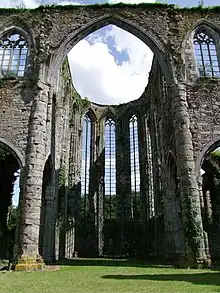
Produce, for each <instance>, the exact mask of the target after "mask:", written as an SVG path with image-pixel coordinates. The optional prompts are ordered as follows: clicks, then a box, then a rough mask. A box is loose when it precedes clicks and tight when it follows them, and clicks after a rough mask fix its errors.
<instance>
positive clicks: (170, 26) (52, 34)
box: [0, 3, 220, 83]
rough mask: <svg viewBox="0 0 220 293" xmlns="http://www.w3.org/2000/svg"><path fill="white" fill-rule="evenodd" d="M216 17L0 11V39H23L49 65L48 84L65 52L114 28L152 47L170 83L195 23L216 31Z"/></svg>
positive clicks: (113, 9) (118, 10)
mask: <svg viewBox="0 0 220 293" xmlns="http://www.w3.org/2000/svg"><path fill="white" fill-rule="evenodd" d="M219 12H220V7H213V8H201V7H197V8H175V7H174V6H173V5H163V4H150V3H148V4H139V5H128V4H118V5H109V4H103V5H88V6H86V5H85V6H83V5H82V6H81V5H80V6H72V5H71V6H45V7H44V6H41V7H39V8H37V9H34V10H26V9H0V15H1V20H0V27H1V30H0V34H2V33H4V32H6V31H7V30H13V29H20V30H21V31H22V32H24V33H25V34H27V36H29V39H30V42H31V47H32V53H34V54H35V55H36V56H37V57H36V58H35V59H38V62H39V63H42V62H44V61H46V63H47V64H48V68H49V69H48V80H50V78H51V76H53V77H55V78H56V76H57V75H58V72H59V69H60V67H61V64H62V62H63V61H64V59H65V57H66V55H67V53H68V52H69V51H70V50H71V49H72V47H73V46H74V45H75V44H76V43H77V42H79V41H80V40H82V39H83V38H84V37H86V36H87V35H89V34H90V33H92V32H94V31H95V30H97V29H100V28H101V27H104V26H106V25H108V24H113V25H117V26H118V27H120V28H122V29H124V30H126V31H128V32H130V33H132V34H133V35H135V36H137V37H138V38H139V39H141V40H142V41H143V42H144V43H146V45H148V46H149V47H150V48H151V50H152V51H153V52H154V53H155V56H156V58H157V59H158V61H159V63H160V65H161V68H162V70H163V73H164V75H165V77H166V79H167V81H168V82H169V83H172V82H173V72H175V71H176V72H177V71H179V72H181V70H178V69H176V70H173V64H175V62H176V63H182V64H183V63H184V60H181V59H182V58H183V55H184V54H183V53H184V51H185V50H184V49H185V48H184V44H185V43H186V39H187V38H189V36H190V33H191V32H192V31H193V30H194V29H195V28H196V27H197V26H198V25H199V24H206V25H209V26H210V27H212V28H213V27H214V28H218V29H219V27H220V16H219V15H220V14H219ZM177 60H178V62H177ZM35 61H36V60H35ZM182 64H181V65H182ZM175 66H177V65H176V64H175Z"/></svg>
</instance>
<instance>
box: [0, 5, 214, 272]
mask: <svg viewBox="0 0 220 293" xmlns="http://www.w3.org/2000/svg"><path fill="white" fill-rule="evenodd" d="M219 11H220V8H213V9H205V8H204V9H202V8H201V7H198V8H195V9H178V8H175V7H174V6H172V5H170V6H168V5H161V4H141V5H134V6H130V5H124V4H118V5H115V6H111V5H108V4H106V5H101V6H99V5H94V6H76V7H72V6H67V7H63V6H62V7H58V6H57V7H56V6H54V7H50V8H49V7H40V8H38V9H35V10H23V9H22V10H19V9H18V10H14V9H9V10H8V9H0V15H1V16H2V17H1V20H0V27H1V30H0V33H1V34H3V33H5V32H7V31H13V32H16V31H19V32H20V33H21V34H23V36H24V37H25V38H26V39H27V43H28V45H29V49H30V50H29V56H28V67H27V72H26V75H25V78H24V80H20V79H11V78H7V77H5V78H3V79H1V82H0V108H1V110H0V119H1V124H0V142H1V143H6V144H7V143H8V145H9V146H11V147H12V149H13V150H14V152H15V154H17V156H18V157H19V156H20V157H21V161H22V162H23V163H22V164H21V166H24V169H23V170H22V171H23V174H22V183H21V186H22V190H21V195H22V197H20V199H21V200H20V204H21V217H20V218H19V221H18V229H17V234H16V235H17V237H16V245H17V246H16V247H17V248H16V249H15V256H16V258H17V259H20V261H21V262H20V263H19V264H18V266H17V267H18V268H21V269H22V268H24V267H25V266H26V263H25V262H26V261H27V263H28V264H29V263H31V262H32V261H33V264H32V265H33V266H34V267H40V266H41V261H40V258H39V257H38V254H39V251H38V248H39V231H40V214H41V203H42V192H43V194H44V190H42V185H43V186H44V184H43V173H44V166H45V163H46V161H47V159H48V157H49V156H50V160H51V178H50V179H51V185H50V190H51V191H50V193H49V194H48V196H47V201H46V203H44V204H46V205H48V206H47V208H48V211H49V212H48V216H49V218H48V219H49V221H50V222H51V229H50V232H49V234H48V235H50V236H48V237H49V238H47V239H48V241H47V243H46V244H45V245H43V246H44V247H45V249H44V248H43V249H42V251H43V256H44V258H45V259H46V260H52V259H54V258H56V257H67V256H68V257H70V256H72V255H73V253H74V250H75V243H74V240H73V238H74V236H73V235H74V233H75V230H74V229H75V228H74V225H75V224H74V221H75V219H74V217H75V211H74V208H73V205H74V203H75V199H74V194H75V192H79V190H78V189H77V186H78V185H79V184H80V164H81V154H80V153H81V151H82V145H81V141H82V121H83V117H84V114H85V113H86V112H89V114H90V115H91V117H92V119H93V124H94V128H93V131H94V137H93V147H94V149H93V157H92V163H94V168H99V169H98V175H97V176H98V177H96V178H95V186H96V187H95V188H93V189H91V190H90V191H91V194H92V196H93V197H94V200H97V198H98V197H99V198H101V197H102V196H103V188H102V180H103V165H102V164H101V165H99V163H100V161H99V160H101V156H102V155H103V146H104V140H103V123H104V120H105V117H108V116H109V117H110V116H111V117H114V118H115V120H116V125H117V129H118V130H117V147H118V151H117V164H118V165H117V168H118V169H117V193H120V196H121V198H123V200H121V203H120V209H121V212H119V217H118V219H120V220H119V222H120V223H122V224H120V225H119V230H120V233H119V234H120V237H119V238H120V241H119V242H120V243H123V241H124V240H125V238H124V235H125V233H124V231H125V230H126V221H130V218H129V209H130V207H129V196H130V195H129V194H130V189H131V188H130V176H131V174H130V165H129V164H130V163H129V141H128V140H129V129H128V123H129V119H130V116H131V115H133V114H135V115H136V116H137V118H138V120H139V130H138V131H139V136H140V137H141V139H140V141H139V147H140V150H141V151H140V172H141V176H142V178H143V180H142V182H141V197H142V199H146V205H145V206H144V208H143V210H142V223H143V225H142V228H141V229H143V230H141V231H144V233H143V234H144V235H145V237H144V240H143V246H144V245H146V246H147V249H146V250H148V252H147V254H148V255H150V254H152V255H156V256H165V254H167V255H169V258H171V259H172V257H173V260H174V259H176V258H178V260H179V261H180V259H181V260H182V259H184V261H186V262H189V263H190V262H191V260H190V259H192V263H194V264H195V263H198V262H204V261H205V260H207V257H206V256H207V255H206V253H205V247H204V244H205V243H204V235H203V225H202V219H201V206H200V201H201V198H202V196H201V192H200V187H199V186H198V182H199V181H198V180H200V179H201V178H199V170H200V160H201V158H202V157H203V155H204V154H205V153H206V152H207V151H208V150H209V146H211V144H212V142H215V143H216V142H217V141H218V138H219V131H220V129H219V115H218V107H219V101H218V98H219V82H218V80H217V79H215V80H209V79H208V80H207V79H198V76H197V73H196V69H195V57H194V54H193V50H192V48H193V46H192V36H193V33H194V31H195V29H196V27H197V26H199V25H203V26H206V27H210V30H212V31H215V34H216V35H217V34H218V32H219V26H220V19H219ZM108 24H113V25H117V26H118V27H120V28H122V29H124V30H126V31H128V32H130V33H132V34H133V35H135V36H137V37H138V38H140V39H141V40H142V41H143V42H145V43H146V45H148V46H149V47H150V48H151V50H152V51H153V52H154V54H155V59H154V62H153V66H152V70H151V73H150V78H149V84H148V86H147V88H146V90H145V92H144V93H143V95H142V96H141V97H140V99H138V100H137V101H132V102H130V103H127V104H124V105H119V106H101V105H97V104H91V103H90V102H88V101H82V100H81V98H80V97H79V96H78V95H77V93H76V92H75V89H74V88H73V87H72V84H71V78H70V72H69V69H68V65H66V63H65V62H64V60H65V58H66V56H67V53H68V52H69V51H70V50H71V48H72V47H73V46H74V45H75V44H76V43H77V42H79V41H80V40H82V39H83V38H84V37H86V36H87V35H89V34H90V33H92V32H94V31H95V30H97V29H99V28H101V27H104V26H106V25H108ZM218 37H219V36H218ZM63 62H64V67H65V66H66V67H65V68H64V67H62V66H63ZM145 115H146V117H147V120H148V122H147V128H148V131H149V133H150V136H151V142H150V144H149V145H148V147H146V137H145V136H146V133H145V132H146V131H145V130H146V122H145V118H144V117H145ZM150 146H151V147H150ZM149 148H151V149H152V166H153V173H152V174H153V175H152V180H153V181H152V187H151V189H152V192H153V193H154V206H155V207H154V210H153V211H151V212H152V214H153V216H152V217H151V216H150V211H149V206H150V204H152V202H151V203H150V202H149V196H150V194H152V193H150V191H149V190H150V180H151V179H150V178H149V172H150V171H149ZM16 150H17V152H16ZM91 186H92V185H91ZM93 186H94V183H93ZM61 187H62V188H61ZM44 202H45V201H44ZM101 205H102V203H99V206H98V207H99V208H101ZM98 210H99V209H95V210H94V211H93V212H94V214H93V215H92V218H91V219H92V220H91V223H90V224H91V227H93V228H94V229H96V231H98V232H97V233H96V235H95V233H94V235H95V237H94V238H93V244H94V243H95V244H94V247H95V250H96V252H97V254H99V255H100V254H103V249H104V242H103V241H104V240H103V239H104V238H105V237H104V236H105V235H104V234H103V229H104V225H105V223H104V222H103V215H101V214H100V213H99V212H97V211H98ZM170 210H175V215H174V214H173V217H174V218H175V219H177V220H178V221H179V226H178V227H177V226H175V225H174V220H173V217H169V214H170V213H169V211H170ZM57 215H58V216H59V217H60V216H61V217H60V218H59V217H57ZM60 219H62V220H60ZM178 221H177V222H178ZM161 227H162V230H163V232H162V233H161V235H162V236H161V235H160V233H159V231H160V229H161ZM189 227H193V232H192V233H191V234H190V233H189V231H191V230H190V229H189ZM93 228H92V229H93ZM66 231H68V233H66ZM174 232H175V233H174ZM163 233H164V234H163ZM172 233H173V235H175V236H174V237H173V238H172V237H171V238H170V239H169V241H170V243H171V244H172V243H176V246H175V245H174V247H173V248H172V249H171V250H170V251H168V250H169V249H168V246H169V241H168V242H166V241H165V243H163V235H168V234H169V235H171V234H172ZM147 235H150V237H147ZM41 236H42V235H41ZM149 238H152V239H153V240H152V241H150V243H149V241H148V239H149ZM168 238H169V237H168V236H167V239H168ZM167 239H166V240H167ZM175 241H176V242H175ZM120 245H121V244H120ZM120 245H119V246H120ZM143 246H142V248H143ZM171 246H172V245H171ZM94 247H93V248H94ZM175 247H178V249H176V248H175ZM120 249H121V247H120V248H119V250H120ZM177 250H178V253H177ZM120 252H121V251H120ZM175 253H176V256H175V257H174V254H175ZM177 254H179V256H177ZM24 264H25V265H24Z"/></svg>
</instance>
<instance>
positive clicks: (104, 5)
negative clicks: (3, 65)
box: [0, 2, 220, 13]
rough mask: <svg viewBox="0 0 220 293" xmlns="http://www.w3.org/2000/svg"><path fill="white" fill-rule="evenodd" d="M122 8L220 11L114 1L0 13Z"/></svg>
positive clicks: (210, 7) (217, 9) (4, 9)
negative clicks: (112, 2)
mask: <svg viewBox="0 0 220 293" xmlns="http://www.w3.org/2000/svg"><path fill="white" fill-rule="evenodd" d="M110 7H114V8H122V9H126V8H128V9H130V8H142V9H152V8H157V9H159V8H168V9H176V10H179V11H186V10H187V11H203V12H216V13H219V12H220V6H208V7H207V6H206V7H204V6H203V5H201V4H200V5H198V6H194V7H178V6H177V5H174V4H167V3H161V2H155V3H139V4H135V3H134V4H130V3H122V2H121V3H116V4H111V3H102V4H99V3H96V4H92V5H83V4H81V5H74V4H73V5H65V6H62V5H55V4H52V5H40V6H39V7H37V8H35V9H26V8H25V6H24V5H23V6H21V7H16V8H0V12H1V13H5V12H6V13H8V12H19V13H22V12H25V11H29V12H32V13H34V12H35V11H44V12H45V11H47V10H52V9H56V10H58V9H60V10H68V9H93V10H94V9H102V8H110Z"/></svg>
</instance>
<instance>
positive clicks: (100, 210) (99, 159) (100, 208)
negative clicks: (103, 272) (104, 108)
mask: <svg viewBox="0 0 220 293" xmlns="http://www.w3.org/2000/svg"><path fill="white" fill-rule="evenodd" d="M95 137H96V154H95V158H94V159H95V166H94V167H95V174H97V178H94V180H95V182H96V184H95V186H96V187H95V189H96V190H95V198H94V200H95V222H96V229H97V251H98V255H99V256H102V255H103V252H104V202H103V199H104V192H105V191H104V175H105V174H104V172H105V149H104V121H103V120H101V121H99V123H98V124H97V129H96V135H95ZM93 175H94V174H93ZM94 180H93V181H94Z"/></svg>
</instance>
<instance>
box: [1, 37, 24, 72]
mask: <svg viewBox="0 0 220 293" xmlns="http://www.w3.org/2000/svg"><path fill="white" fill-rule="evenodd" d="M27 55H28V44H27V41H26V40H25V38H24V37H23V36H22V35H20V34H19V33H10V34H6V35H4V36H2V37H1V38H0V64H1V75H2V76H18V77H23V76H24V73H25V70H26V65H27Z"/></svg>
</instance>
